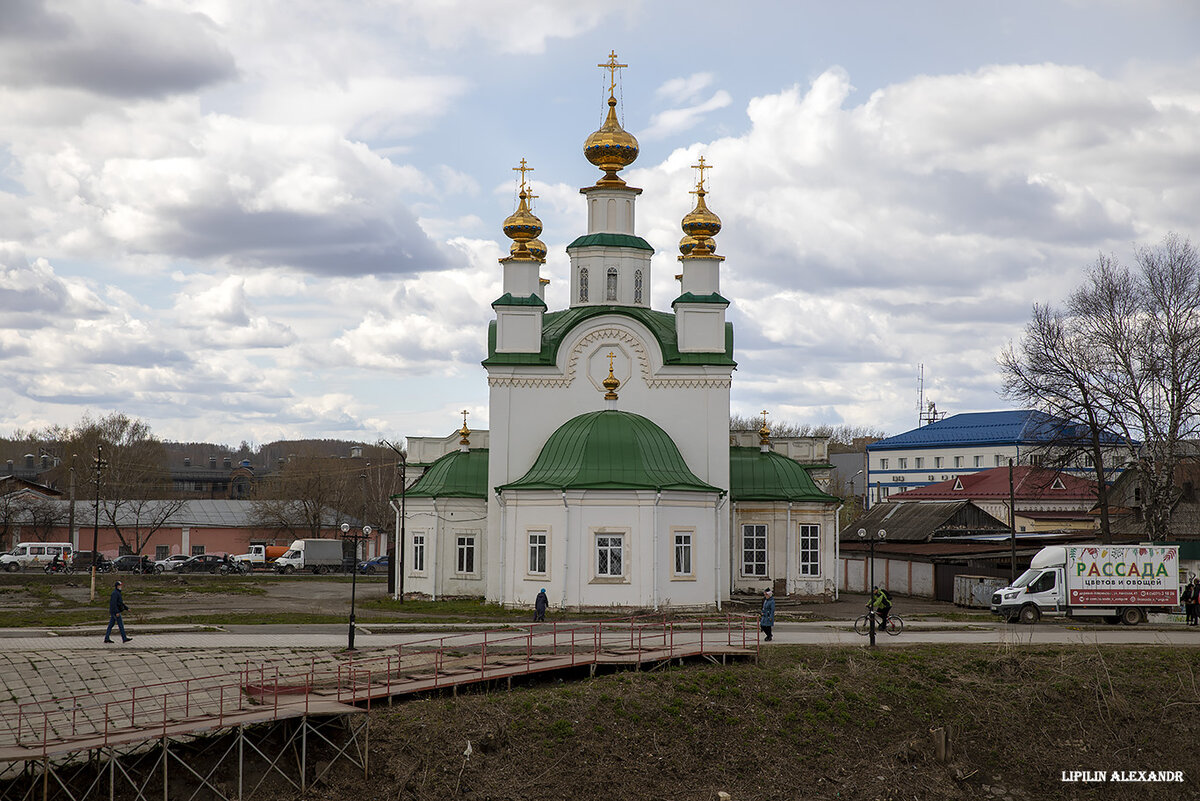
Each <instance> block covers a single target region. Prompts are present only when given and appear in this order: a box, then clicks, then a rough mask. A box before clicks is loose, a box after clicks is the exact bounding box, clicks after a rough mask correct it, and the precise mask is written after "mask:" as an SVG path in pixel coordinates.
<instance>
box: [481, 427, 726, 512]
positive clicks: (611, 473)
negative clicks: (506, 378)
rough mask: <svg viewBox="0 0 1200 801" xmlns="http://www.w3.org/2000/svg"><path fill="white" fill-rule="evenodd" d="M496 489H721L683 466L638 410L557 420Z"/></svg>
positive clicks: (671, 445)
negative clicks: (521, 467)
mask: <svg viewBox="0 0 1200 801" xmlns="http://www.w3.org/2000/svg"><path fill="white" fill-rule="evenodd" d="M500 489H505V490H508V489H518V490H520V489H551V490H568V489H613V490H639V489H646V490H680V491H683V492H721V490H720V489H718V488H716V487H713V486H710V485H708V484H705V483H704V482H703V481H701V480H700V479H699V478H697V477H696V475H695V474H694V473H693V472H692V471H691V470H690V469H688V466H687V463H686V462H684V461H683V456H682V455H680V453H679V448H678V447H677V446H676V445H675V443H674V442H673V441H672V440H671V438H670V437H669V436H667V432H665V431H663V430H662V429H661V428H659V427H658V426H657V425H655V424H654V422H652V421H651V420H649V419H647V418H645V417H642V416H641V415H640V414H632V413H631V412H621V411H617V410H616V409H605V410H603V411H598V412H588V413H587V414H581V415H579V416H578V417H574V418H572V419H570V420H568V421H567V422H565V423H563V424H562V425H561V426H559V428H558V430H557V431H555V432H554V433H553V434H551V435H550V439H548V440H546V444H545V445H543V446H542V452H541V453H540V454H538V458H537V461H535V462H534V463H533V467H531V468H530V469H529V472H528V473H526V474H525V475H524V476H522V477H521V478H519V479H517V480H516V481H514V482H512V483H511V484H505V485H504V486H503V487H500Z"/></svg>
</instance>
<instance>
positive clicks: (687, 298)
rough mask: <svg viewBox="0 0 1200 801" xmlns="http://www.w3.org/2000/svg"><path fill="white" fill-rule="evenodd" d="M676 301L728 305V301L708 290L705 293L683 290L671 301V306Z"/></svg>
mask: <svg viewBox="0 0 1200 801" xmlns="http://www.w3.org/2000/svg"><path fill="white" fill-rule="evenodd" d="M676 303H724V304H725V305H726V306H728V305H729V301H728V300H727V299H726V298H723V297H721V295H719V294H718V293H716V292H710V293H709V294H707V295H693V294H692V293H691V292H684V293H683V294H682V295H680V296H679V297H677V298H675V300H673V301H671V306H672V308H674V306H675V304H676Z"/></svg>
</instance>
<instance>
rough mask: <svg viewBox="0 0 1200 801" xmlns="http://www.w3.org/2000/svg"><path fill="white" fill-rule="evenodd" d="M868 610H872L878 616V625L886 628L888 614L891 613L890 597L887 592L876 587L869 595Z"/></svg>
mask: <svg viewBox="0 0 1200 801" xmlns="http://www.w3.org/2000/svg"><path fill="white" fill-rule="evenodd" d="M867 608H868V609H874V610H875V613H876V614H878V615H879V619H880V621H881V623H880V625H881V626H882V627H883V628H885V629H886V628H887V621H888V612H890V611H892V596H890V595H888V592H887V590H885V589H883V588H882V587H876V588H875V591H874V592H872V593H871V602H870V603H869V604H867Z"/></svg>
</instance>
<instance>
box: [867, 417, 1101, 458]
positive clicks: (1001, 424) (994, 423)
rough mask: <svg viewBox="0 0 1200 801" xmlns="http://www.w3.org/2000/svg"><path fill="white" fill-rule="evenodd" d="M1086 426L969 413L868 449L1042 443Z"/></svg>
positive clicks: (1069, 435)
mask: <svg viewBox="0 0 1200 801" xmlns="http://www.w3.org/2000/svg"><path fill="white" fill-rule="evenodd" d="M1086 434H1087V431H1086V428H1085V427H1083V426H1077V425H1075V424H1074V423H1071V422H1069V421H1066V420H1063V419H1061V418H1058V417H1051V416H1050V415H1048V414H1046V413H1044V412H1038V411H1030V410H1015V411H1005V412H968V413H965V414H956V415H954V416H953V417H947V418H946V419H944V420H939V421H937V422H936V423H930V424H929V425H927V426H921V427H920V428H914V429H913V430H912V431H906V432H904V433H903V434H897V435H896V436H894V437H888V438H887V439H881V440H879V441H877V442H872V443H871V444H870V445H868V446H867V450H868V451H880V450H895V449H897V448H936V447H948V446H959V445H1001V444H1020V445H1039V444H1045V443H1047V442H1052V441H1056V440H1063V439H1068V440H1069V439H1079V438H1082V437H1084V436H1086ZM1103 441H1104V442H1107V443H1110V444H1116V443H1119V442H1120V441H1121V439H1120V438H1119V437H1116V436H1112V435H1105V437H1104V438H1103Z"/></svg>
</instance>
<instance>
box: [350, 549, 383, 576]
mask: <svg viewBox="0 0 1200 801" xmlns="http://www.w3.org/2000/svg"><path fill="white" fill-rule="evenodd" d="M390 564H391V562H389V561H388V555H387V554H386V553H385V554H383V555H381V556H374V557H372V558H370V559H367V560H366V561H364V562H359V563H358V572H359V573H366V574H367V575H368V576H373V575H375V574H376V573H386V572H387V571H388V565H390Z"/></svg>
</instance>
